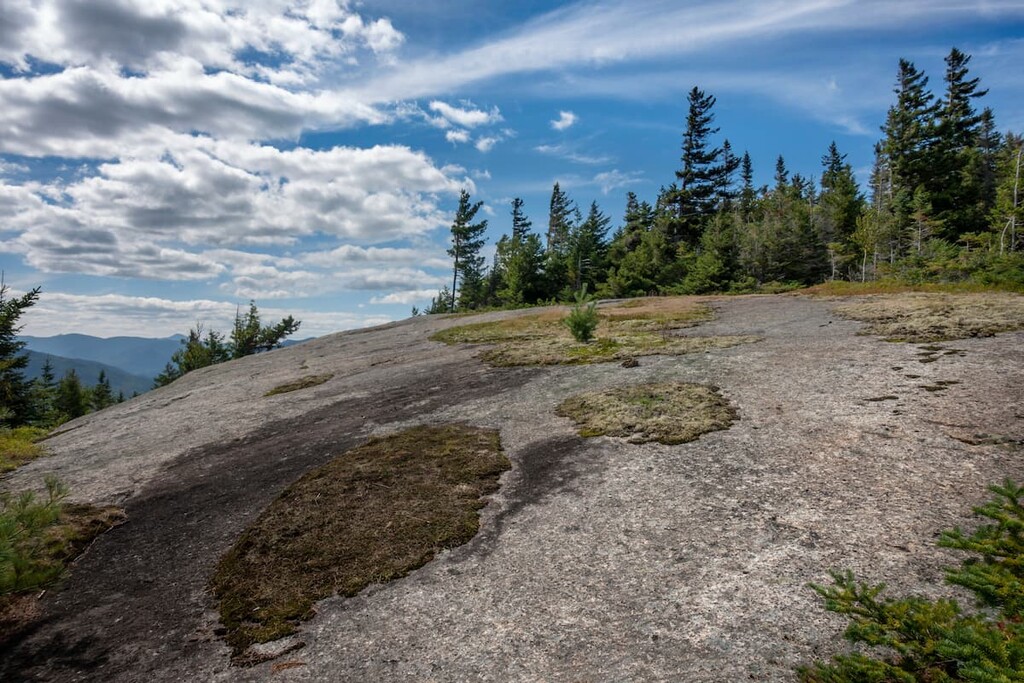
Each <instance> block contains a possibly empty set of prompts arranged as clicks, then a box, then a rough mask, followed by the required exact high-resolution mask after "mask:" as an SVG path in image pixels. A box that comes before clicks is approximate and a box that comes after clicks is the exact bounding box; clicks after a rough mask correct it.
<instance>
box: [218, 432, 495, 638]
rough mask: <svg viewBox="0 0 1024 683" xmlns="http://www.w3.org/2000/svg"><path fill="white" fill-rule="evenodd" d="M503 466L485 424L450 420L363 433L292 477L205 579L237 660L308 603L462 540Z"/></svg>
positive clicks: (304, 614) (305, 614)
mask: <svg viewBox="0 0 1024 683" xmlns="http://www.w3.org/2000/svg"><path fill="white" fill-rule="evenodd" d="M509 467H510V464H509V461H508V459H507V458H506V457H505V456H504V455H503V454H502V452H501V448H500V445H499V443H498V433H497V432H496V431H493V430H485V429H475V428H471V427H466V426H460V425H452V426H444V427H416V428H412V429H409V430H406V431H403V432H400V433H398V434H395V435H392V436H388V437H384V438H379V439H373V440H371V441H370V442H368V443H367V444H365V445H363V446H360V447H358V448H355V449H353V450H351V451H349V452H347V453H345V454H343V455H341V456H338V457H337V458H335V459H334V460H332V461H331V462H329V463H327V464H326V465H324V466H322V467H319V468H317V469H315V470H313V471H312V472H310V473H308V474H306V475H305V476H303V477H302V478H301V479H299V480H298V481H297V482H295V483H294V484H293V485H291V486H290V487H288V488H287V489H286V490H285V491H284V492H283V493H282V494H281V495H280V497H278V498H277V500H275V501H274V502H273V503H272V504H271V505H270V507H269V508H267V510H266V511H264V512H263V514H261V515H260V517H259V518H258V519H257V520H256V522H255V523H254V524H253V525H252V526H251V527H249V529H247V530H246V531H245V533H243V534H242V537H241V538H240V539H239V540H238V542H237V543H236V544H235V545H234V547H233V548H231V550H230V551H228V553H227V554H226V555H225V556H224V558H223V559H222V560H221V562H220V563H219V565H218V566H217V570H216V572H215V574H214V576H213V579H212V580H211V582H210V585H211V588H212V589H213V593H214V595H215V596H216V598H217V599H218V601H219V607H220V614H221V621H222V623H223V624H224V626H225V627H226V628H227V635H226V639H227V641H228V643H229V644H230V645H231V647H232V648H233V650H234V653H235V655H236V657H238V656H243V657H244V654H243V653H244V652H245V650H246V648H248V647H249V646H250V645H252V644H253V643H262V642H267V641H271V640H275V639H278V638H281V637H283V636H286V635H289V634H291V633H293V632H294V631H295V629H296V626H297V623H298V622H299V621H300V620H302V619H307V618H309V617H310V616H311V614H312V610H313V604H314V603H315V602H317V601H318V600H321V599H323V598H326V597H329V596H331V595H334V594H336V593H337V594H340V595H344V596H352V595H355V594H356V593H358V592H359V591H361V590H362V589H363V588H365V587H366V586H368V585H370V584H371V583H381V582H386V581H391V580H393V579H396V578H399V577H402V576H405V575H406V574H408V573H409V572H410V571H411V570H413V569H415V568H417V567H420V566H422V565H423V564H425V563H426V562H429V561H430V560H431V559H432V558H433V557H434V555H435V554H436V553H437V552H438V551H439V550H440V549H443V548H451V547H454V546H458V545H461V544H463V543H465V542H466V541H468V540H469V539H471V538H472V537H473V536H474V535H475V534H476V532H477V529H478V527H479V516H478V513H477V510H479V509H480V508H481V507H483V505H484V504H485V500H484V496H487V495H488V494H490V493H493V492H494V491H495V490H496V489H497V487H498V477H499V476H500V474H501V473H502V472H503V471H504V470H506V469H508V468H509Z"/></svg>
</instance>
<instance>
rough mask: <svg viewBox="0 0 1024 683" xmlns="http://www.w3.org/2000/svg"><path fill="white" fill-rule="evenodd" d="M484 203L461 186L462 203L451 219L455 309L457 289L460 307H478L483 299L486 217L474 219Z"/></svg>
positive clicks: (460, 202)
mask: <svg viewBox="0 0 1024 683" xmlns="http://www.w3.org/2000/svg"><path fill="white" fill-rule="evenodd" d="M481 206H483V202H476V203H475V204H473V203H471V202H470V198H469V192H467V191H466V190H462V192H461V194H460V195H459V206H458V208H457V209H456V210H455V220H454V221H452V228H451V232H452V237H451V239H452V242H451V246H450V247H449V248H448V255H449V256H451V257H452V258H453V259H454V266H453V268H452V293H451V294H452V303H451V308H452V310H455V302H456V291H457V292H458V304H459V307H460V308H476V307H477V306H479V305H480V304H481V303H482V299H483V295H484V284H485V283H484V257H483V256H481V255H480V250H481V249H482V248H483V246H484V242H485V240H484V232H486V230H487V221H486V220H483V221H479V222H477V223H474V222H473V220H474V219H475V218H476V214H477V212H478V211H479V210H480V207H481ZM460 280H461V283H462V284H461V286H460V285H459V282H460Z"/></svg>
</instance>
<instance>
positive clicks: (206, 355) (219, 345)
mask: <svg viewBox="0 0 1024 683" xmlns="http://www.w3.org/2000/svg"><path fill="white" fill-rule="evenodd" d="M235 319H236V325H237V321H238V316H237V315H236V318H235ZM233 357H234V356H233V354H232V350H231V347H230V345H229V344H228V343H227V342H226V341H225V339H224V335H223V334H220V333H219V332H215V331H214V330H210V331H209V332H207V333H206V335H205V336H204V335H203V326H202V325H201V324H200V325H196V326H195V327H194V328H192V329H191V330H189V331H188V336H187V337H185V338H184V339H182V340H181V347H180V348H179V349H178V350H177V351H175V352H174V353H173V354H172V355H171V361H170V362H169V363H167V365H166V366H164V371H163V372H161V373H160V374H159V375H157V376H156V379H154V380H153V386H154V388H155V387H162V386H164V385H167V384H170V383H171V382H173V381H174V380H176V379H178V378H179V377H181V376H182V375H185V374H186V373H189V372H192V371H193V370H198V369H199V368H205V367H209V366H211V365H216V364H217V363H223V362H225V361H228V360H231V359H232V358H233Z"/></svg>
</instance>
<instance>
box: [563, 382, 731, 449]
mask: <svg viewBox="0 0 1024 683" xmlns="http://www.w3.org/2000/svg"><path fill="white" fill-rule="evenodd" d="M555 412H556V414H558V415H560V416H562V417H569V418H571V419H572V420H573V421H574V422H575V423H576V426H577V429H578V431H579V435H580V436H583V437H594V436H620V437H626V438H628V439H629V440H630V441H631V442H634V443H643V442H647V441H657V442H660V443H665V444H678V443H686V442H687V441H693V440H694V439H696V438H697V437H699V436H700V435H701V434H705V433H707V432H711V431H716V430H720V429H728V428H729V426H730V425H731V424H732V423H733V422H734V421H735V420H736V419H737V413H736V410H735V409H734V408H733V407H732V406H731V405H730V404H729V401H728V400H727V399H726V398H725V397H723V396H722V395H721V394H720V393H719V391H718V389H717V388H716V387H713V386H707V385H703V384H687V383H682V382H676V383H664V384H641V385H636V386H629V387H616V388H614V389H609V390H606V391H593V392H585V393H582V394H577V395H576V396H572V397H570V398H568V399H566V400H565V401H563V402H562V403H561V404H559V406H558V408H556V410H555Z"/></svg>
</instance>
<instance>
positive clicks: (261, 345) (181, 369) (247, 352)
mask: <svg viewBox="0 0 1024 683" xmlns="http://www.w3.org/2000/svg"><path fill="white" fill-rule="evenodd" d="M300 324H301V322H300V321H298V320H295V319H294V318H293V317H292V316H288V317H286V318H282V319H281V321H280V322H278V323H277V324H275V325H263V324H262V322H261V320H260V312H259V309H258V308H257V307H256V302H255V301H250V302H249V310H248V311H246V312H245V313H236V314H235V324H234V327H233V328H232V330H231V337H230V339H228V340H225V339H224V335H223V334H221V333H219V332H216V331H214V330H210V331H209V332H206V334H205V335H204V334H203V326H202V325H201V324H200V325H196V327H195V328H194V329H191V330H189V332H188V336H187V337H186V338H185V339H182V340H181V348H180V349H178V350H177V351H175V352H174V354H173V355H172V356H171V361H170V362H169V363H168V364H167V365H166V366H165V367H164V371H163V372H161V373H160V374H159V375H157V377H156V379H155V380H154V382H153V386H154V387H162V386H164V385H167V384H170V383H171V382H173V381H174V380H176V379H178V378H179V377H181V376H182V375H185V374H186V373H189V372H192V371H193V370H198V369H199V368H205V367H209V366H211V365H216V364H217V363H223V362H225V361H228V360H232V359H234V358H242V357H244V356H251V355H253V354H255V353H262V352H264V351H270V350H271V349H276V348H277V347H279V346H280V345H281V343H282V342H283V341H284V340H285V338H287V337H288V336H289V335H291V334H293V333H294V332H296V331H297V330H298V329H299V325H300Z"/></svg>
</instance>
